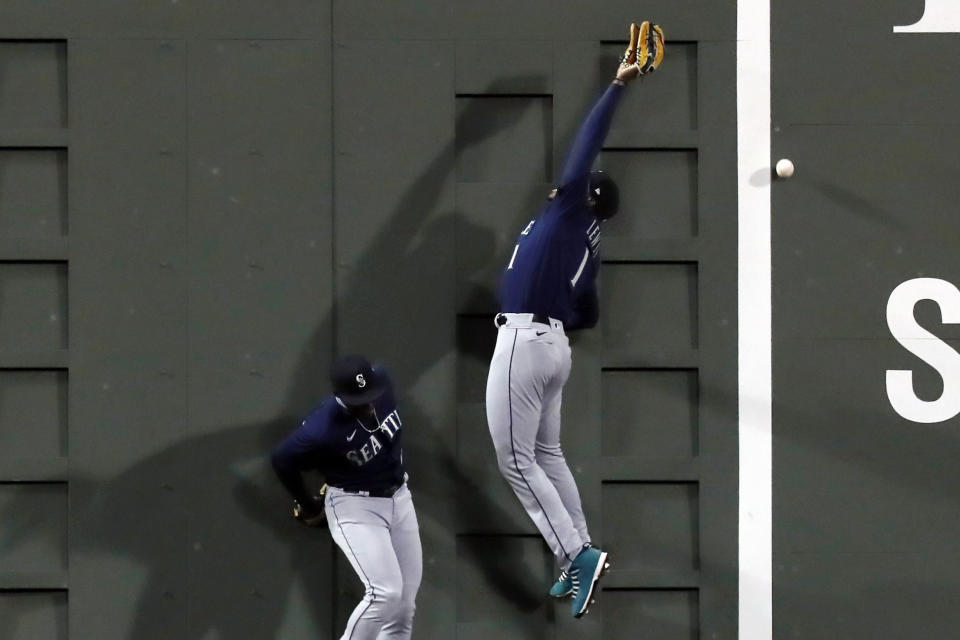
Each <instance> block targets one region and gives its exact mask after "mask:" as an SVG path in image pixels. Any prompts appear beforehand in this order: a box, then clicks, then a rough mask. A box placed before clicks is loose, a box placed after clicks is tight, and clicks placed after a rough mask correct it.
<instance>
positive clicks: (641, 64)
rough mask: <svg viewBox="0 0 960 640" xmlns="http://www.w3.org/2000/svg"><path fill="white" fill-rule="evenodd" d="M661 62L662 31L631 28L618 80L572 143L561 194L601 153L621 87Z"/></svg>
mask: <svg viewBox="0 0 960 640" xmlns="http://www.w3.org/2000/svg"><path fill="white" fill-rule="evenodd" d="M662 60H663V30H662V29H661V28H660V27H658V26H657V25H651V24H650V23H649V22H643V23H641V24H640V25H636V24H631V25H630V43H629V44H628V45H627V49H626V51H624V52H623V57H622V58H621V59H620V66H619V67H617V76H616V77H615V78H614V79H613V82H612V83H610V86H608V87H607V90H606V91H604V93H603V95H602V96H600V99H599V100H598V101H597V103H596V104H595V105H594V106H593V109H591V110H590V114H589V115H588V116H587V119H586V120H584V122H583V125H581V127H580V130H579V131H578V132H577V137H576V138H575V139H574V141H573V146H572V147H571V149H570V155H569V156H567V162H566V164H565V165H564V167H563V173H562V174H561V176H560V184H559V187H560V189H561V190H562V189H563V187H564V186H565V185H569V184H571V183H573V182H574V181H576V180H580V179H583V178H585V177H586V176H587V174H588V173H589V172H590V167H591V166H592V165H593V161H594V160H595V159H596V157H597V154H599V153H600V148H601V147H602V146H603V141H604V140H605V139H606V137H607V133H608V132H609V131H610V122H611V121H612V120H613V114H614V112H615V111H616V109H617V104H618V103H619V102H620V95H621V94H622V93H623V88H624V86H625V85H626V84H627V83H628V82H630V81H631V80H634V79H635V78H638V77H640V76H642V75H644V74H646V73H650V72H651V71H654V70H655V69H656V68H657V67H658V66H660V62H661V61H662Z"/></svg>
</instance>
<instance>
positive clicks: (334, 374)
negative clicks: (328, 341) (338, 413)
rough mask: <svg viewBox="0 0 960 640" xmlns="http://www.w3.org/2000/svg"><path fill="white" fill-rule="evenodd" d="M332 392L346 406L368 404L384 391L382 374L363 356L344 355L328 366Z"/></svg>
mask: <svg viewBox="0 0 960 640" xmlns="http://www.w3.org/2000/svg"><path fill="white" fill-rule="evenodd" d="M330 381H331V382H332V383H333V393H334V395H336V396H337V397H338V398H340V401H341V402H343V404H345V405H347V406H348V407H358V406H362V405H365V404H370V403H371V402H373V401H374V400H376V399H377V398H379V397H380V396H381V395H383V392H384V391H386V389H387V385H386V380H384V378H383V375H381V374H379V373H378V372H376V371H374V369H373V366H372V365H371V364H370V362H369V361H368V360H367V359H366V358H364V357H363V356H344V357H342V358H340V359H339V360H337V361H336V362H334V363H333V366H331V367H330Z"/></svg>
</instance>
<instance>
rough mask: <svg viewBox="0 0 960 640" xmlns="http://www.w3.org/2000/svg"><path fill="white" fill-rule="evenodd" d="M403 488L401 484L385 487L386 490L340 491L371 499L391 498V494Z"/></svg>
mask: <svg viewBox="0 0 960 640" xmlns="http://www.w3.org/2000/svg"><path fill="white" fill-rule="evenodd" d="M402 486H403V483H402V482H401V483H400V484H395V485H393V486H392V487H387V488H386V489H357V490H350V489H341V491H343V492H344V493H352V494H354V495H362V496H369V497H371V498H392V497H393V494H395V493H396V492H397V491H399V490H400V487H402Z"/></svg>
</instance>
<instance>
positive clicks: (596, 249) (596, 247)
mask: <svg viewBox="0 0 960 640" xmlns="http://www.w3.org/2000/svg"><path fill="white" fill-rule="evenodd" d="M587 244H589V245H590V253H591V254H593V257H594V258H596V257H597V255H598V254H599V253H600V222H599V221H597V220H596V219H594V221H593V222H591V223H590V226H589V227H587Z"/></svg>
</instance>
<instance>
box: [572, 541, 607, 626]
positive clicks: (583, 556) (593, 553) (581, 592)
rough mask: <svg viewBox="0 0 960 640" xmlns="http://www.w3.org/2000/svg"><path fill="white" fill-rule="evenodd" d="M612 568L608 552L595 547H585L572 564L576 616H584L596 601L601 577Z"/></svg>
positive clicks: (573, 610)
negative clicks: (595, 596)
mask: <svg viewBox="0 0 960 640" xmlns="http://www.w3.org/2000/svg"><path fill="white" fill-rule="evenodd" d="M609 568H610V563H609V562H607V552H606V551H601V550H600V549H596V548H594V547H584V548H583V550H582V551H580V553H579V554H578V555H577V557H576V558H575V559H574V560H573V564H571V565H570V580H571V582H572V583H573V604H572V605H571V611H572V612H573V617H574V618H582V617H583V616H584V615H585V614H586V613H587V612H588V611H590V605H592V604H593V603H594V602H595V598H594V594H595V592H596V588H597V583H599V582H600V577H601V576H602V575H604V574H605V573H606V572H607V570H608V569H609Z"/></svg>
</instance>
